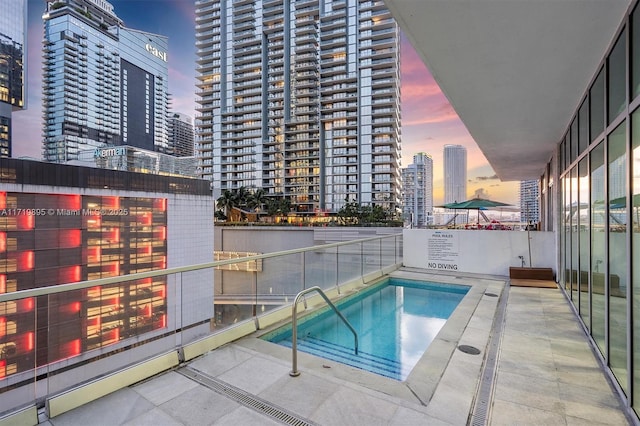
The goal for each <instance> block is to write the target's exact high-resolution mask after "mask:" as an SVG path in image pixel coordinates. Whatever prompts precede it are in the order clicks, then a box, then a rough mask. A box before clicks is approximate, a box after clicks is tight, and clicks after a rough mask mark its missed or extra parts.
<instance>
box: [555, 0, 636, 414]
mask: <svg viewBox="0 0 640 426" xmlns="http://www.w3.org/2000/svg"><path fill="white" fill-rule="evenodd" d="M639 58H640V6H639V5H638V2H636V4H635V6H634V7H632V8H631V9H630V12H629V14H628V16H626V17H625V19H624V20H623V21H622V23H621V25H620V28H619V31H618V33H617V34H616V37H615V38H614V40H613V41H612V44H611V46H610V48H609V49H608V51H607V52H606V55H605V56H604V57H603V59H602V62H601V64H600V66H599V67H598V69H597V70H594V74H593V80H592V81H591V83H590V85H589V87H586V88H585V93H584V96H583V98H582V99H581V100H580V102H579V103H578V104H577V105H576V110H575V115H574V117H572V119H571V120H570V121H569V123H570V124H569V125H568V126H567V128H566V131H565V134H564V136H563V138H562V140H560V141H559V144H558V155H557V165H558V171H559V178H560V187H559V194H558V197H557V200H558V201H559V202H560V203H561V204H562V205H561V206H559V207H558V212H559V213H560V218H559V219H560V222H559V224H560V228H559V229H560V234H561V235H560V238H559V244H560V246H559V247H560V256H559V261H560V268H559V270H560V271H562V274H560V275H561V276H560V280H561V286H562V288H563V289H564V290H565V292H566V294H567V296H568V297H569V298H570V299H571V301H572V303H573V304H574V306H575V308H576V310H577V311H578V313H579V315H580V318H581V320H582V321H583V322H584V325H585V327H586V329H587V330H588V332H589V333H590V335H591V337H592V338H593V340H594V342H595V345H596V347H597V348H598V350H599V351H600V353H601V354H602V357H603V359H604V361H605V362H606V364H607V366H608V367H609V368H610V369H611V372H612V374H613V377H615V379H616V381H617V382H618V384H619V385H620V389H621V390H622V392H623V393H624V394H625V395H626V396H627V398H628V399H627V401H628V404H629V406H631V407H633V408H634V410H635V411H636V413H640V59H639Z"/></svg>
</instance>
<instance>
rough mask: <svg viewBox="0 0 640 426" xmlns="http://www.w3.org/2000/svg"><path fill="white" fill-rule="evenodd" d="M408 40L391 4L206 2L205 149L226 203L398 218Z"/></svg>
mask: <svg viewBox="0 0 640 426" xmlns="http://www.w3.org/2000/svg"><path fill="white" fill-rule="evenodd" d="M398 35H399V32H398V27H397V25H396V22H395V21H394V20H393V18H391V15H390V14H389V11H388V10H387V9H386V7H385V6H384V3H383V2H382V1H380V0H376V1H372V0H357V1H355V0H354V1H350V2H347V1H344V0H293V1H284V0H239V1H233V2H226V1H220V0H198V1H196V48H197V55H198V59H197V74H198V77H197V78H198V80H199V82H198V95H199V99H198V100H197V102H198V104H199V106H198V107H197V111H198V116H197V117H196V151H197V155H198V157H199V165H200V167H201V175H202V177H203V178H205V179H209V180H211V181H212V182H213V187H214V195H217V194H218V193H219V192H221V191H223V190H226V189H234V188H239V187H242V186H244V187H249V188H263V189H264V190H265V191H266V192H267V194H268V195H272V196H273V195H284V196H285V197H287V198H288V199H289V200H290V201H291V203H292V205H293V206H295V208H296V210H297V211H298V212H300V213H313V212H314V211H317V210H318V209H321V210H324V211H334V212H335V211H337V210H339V209H340V207H342V206H343V205H344V203H345V200H349V201H357V202H359V203H361V204H376V205H380V206H381V207H383V208H386V209H389V210H395V209H396V208H397V207H398V206H399V202H400V189H401V188H400V166H399V152H400V148H401V143H400V86H399V81H400V75H399V36H398Z"/></svg>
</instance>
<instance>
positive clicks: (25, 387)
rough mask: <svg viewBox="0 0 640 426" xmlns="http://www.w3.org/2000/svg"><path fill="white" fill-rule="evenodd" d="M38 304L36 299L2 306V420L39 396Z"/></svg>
mask: <svg viewBox="0 0 640 426" xmlns="http://www.w3.org/2000/svg"><path fill="white" fill-rule="evenodd" d="M37 302H38V300H37V299H36V298H34V297H29V298H26V299H18V300H12V301H8V302H0V417H2V413H4V412H6V411H9V410H13V409H15V408H16V407H21V406H25V405H30V404H32V403H33V402H34V401H35V399H36V396H37V395H36V386H35V377H36V370H35V360H36V353H37V351H38V348H37V347H36V330H37V325H36V324H37V321H36V318H37V312H38V306H37Z"/></svg>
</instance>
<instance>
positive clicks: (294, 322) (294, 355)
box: [289, 286, 358, 377]
mask: <svg viewBox="0 0 640 426" xmlns="http://www.w3.org/2000/svg"><path fill="white" fill-rule="evenodd" d="M312 291H317V292H318V293H319V294H320V296H322V298H323V299H324V301H325V302H327V304H328V305H329V306H330V307H331V309H333V310H334V311H335V313H336V314H337V315H338V317H340V319H341V320H342V322H344V323H345V324H346V326H347V327H349V330H351V332H352V333H353V338H354V346H355V352H356V355H358V333H356V330H355V329H354V328H353V326H352V325H351V323H350V322H349V321H348V320H347V319H346V318H345V317H344V315H342V313H341V312H340V311H339V310H338V308H336V306H335V305H334V304H333V303H332V302H331V300H330V299H329V298H328V297H327V295H326V294H325V293H324V291H322V289H321V288H320V287H318V286H314V287H310V288H308V289H306V290H302V291H301V292H300V293H298V294H297V295H296V298H295V300H294V301H293V306H292V307H291V371H290V372H289V375H290V376H291V377H298V376H299V375H300V371H298V302H299V301H300V298H301V297H302V296H304V295H305V294H307V293H311V292H312ZM305 300H306V299H305Z"/></svg>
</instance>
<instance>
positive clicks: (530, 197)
mask: <svg viewBox="0 0 640 426" xmlns="http://www.w3.org/2000/svg"><path fill="white" fill-rule="evenodd" d="M539 191H540V182H539V181H538V180H523V181H521V182H520V220H521V221H522V222H525V223H538V222H539V221H540V201H539Z"/></svg>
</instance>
